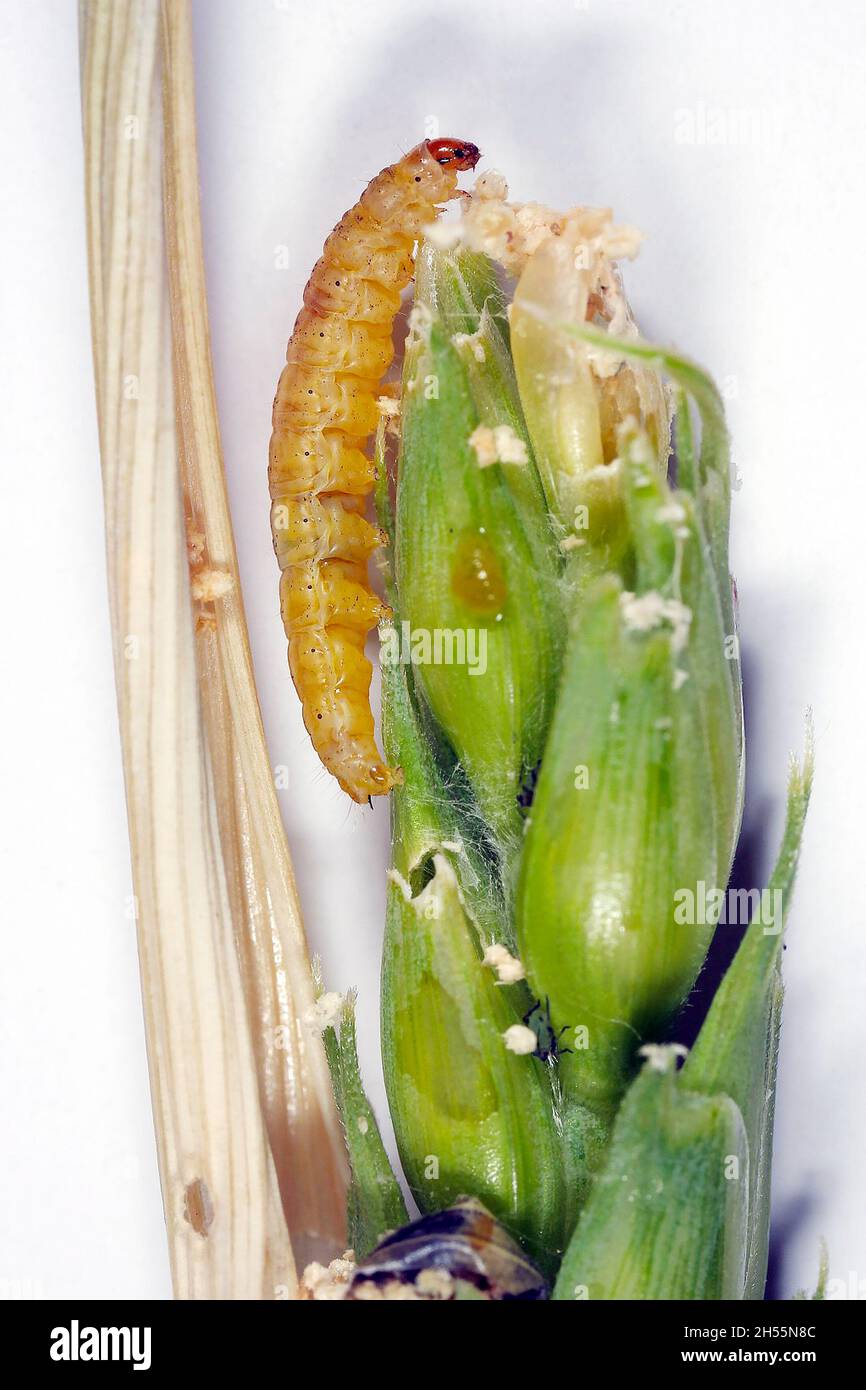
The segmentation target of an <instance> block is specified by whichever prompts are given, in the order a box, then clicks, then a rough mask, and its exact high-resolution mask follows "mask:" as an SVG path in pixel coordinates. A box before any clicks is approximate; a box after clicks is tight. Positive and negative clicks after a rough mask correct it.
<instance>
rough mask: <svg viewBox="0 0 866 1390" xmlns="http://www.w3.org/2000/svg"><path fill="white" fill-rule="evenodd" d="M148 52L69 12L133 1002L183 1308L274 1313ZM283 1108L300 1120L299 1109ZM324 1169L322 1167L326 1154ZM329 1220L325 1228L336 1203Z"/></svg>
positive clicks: (142, 4)
mask: <svg viewBox="0 0 866 1390" xmlns="http://www.w3.org/2000/svg"><path fill="white" fill-rule="evenodd" d="M158 41H159V7H158V4H157V0H126V2H125V3H111V2H110V0H91V3H87V4H83V5H82V6H81V48H82V55H81V56H82V101H83V120H84V139H85V174H86V194H87V223H88V241H89V260H90V289H91V314H92V329H93V352H94V367H95V378H96V391H97V404H98V411H99V426H100V449H101V456H102V470H103V484H104V495H105V512H106V534H107V559H108V578H109V591H110V600H111V612H112V629H113V639H114V650H115V664H116V679H117V689H118V706H119V717H120V725H121V735H122V744H123V759H124V772H125V779H126V793H127V806H128V816H129V826H130V840H131V847H132V864H133V877H134V885H135V892H136V898H137V905H138V938H139V952H140V958H141V972H142V992H143V997H144V1010H145V1024H146V1034H147V1045H148V1056H149V1064H150V1074H151V1086H152V1098H153V1108H154V1119H155V1126H156V1133H157V1146H158V1155H159V1165H160V1175H161V1181H162V1187H163V1198H164V1205H165V1214H166V1224H167V1228H168V1237H169V1251H170V1258H171V1266H172V1277H173V1283H174V1290H175V1295H176V1297H178V1298H257V1299H262V1298H265V1299H268V1298H273V1297H274V1296H275V1294H278V1293H279V1292H280V1291H283V1290H284V1291H285V1292H287V1293H288V1294H289V1295H291V1294H292V1293H293V1291H294V1289H295V1287H296V1281H295V1265H294V1258H293V1252H292V1247H291V1243H290V1241H289V1239H288V1235H287V1231H286V1223H285V1217H284V1215H283V1211H282V1209H281V1202H280V1196H279V1187H278V1182H277V1176H276V1172H275V1169H274V1162H273V1157H272V1155H271V1152H270V1148H269V1145H268V1142H267V1136H266V1134H265V1129H264V1125H263V1122H262V1110H261V1098H260V1092H259V1084H258V1079H257V1076H256V1068H255V1060H256V1059H255V1055H254V1050H253V1048H252V1046H251V1042H250V1029H249V1022H248V1010H247V1006H246V1001H245V999H244V980H243V978H242V974H241V971H240V969H239V965H238V958H237V953H236V950H235V943H234V923H233V919H234V915H235V912H236V907H237V903H236V899H237V893H236V891H234V890H233V879H232V877H231V874H230V873H227V871H226V859H225V857H224V848H223V843H222V841H221V834H220V832H221V829H222V827H221V825H220V818H219V815H218V808H217V795H216V790H215V785H216V780H217V779H216V777H215V769H216V770H218V769H219V766H220V764H221V758H222V756H223V755H222V754H221V751H220V750H218V749H217V750H215V751H214V756H213V758H212V757H211V754H210V752H209V750H208V748H207V745H206V739H205V732H204V724H203V720H202V711H201V708H200V704H199V695H198V689H197V673H196V660H195V642H194V636H193V625H192V620H191V612H190V599H189V587H190V586H189V578H188V567H187V560H186V544H185V534H184V517H183V509H182V506H181V499H180V493H179V489H178V482H177V456H176V437H175V428H174V406H173V390H172V380H171V357H170V337H169V309H168V296H167V290H166V276H165V243H164V236H163V217H162V206H161V197H160V158H161V143H162V140H161V112H160V99H159V97H160V92H159V78H158ZM217 457H218V456H217ZM256 717H257V711H256ZM223 794H224V795H228V789H226V788H223ZM236 833H237V832H236ZM229 862H230V861H229ZM258 881H259V882H261V880H260V879H259V880H258ZM268 891H269V892H270V891H271V890H270V889H269V890H268ZM272 896H273V898H274V901H275V902H276V903H277V908H275V910H278V907H279V895H278V894H275V895H272ZM284 915H285V914H284ZM265 942H266V946H268V947H269V948H270V947H271V945H272V943H271V942H270V941H269V940H268V938H265ZM287 958H288V959H289V960H291V959H292V957H291V955H288V957H287ZM263 968H264V967H263ZM277 979H278V977H277V976H276V975H274V976H273V980H274V989H276V988H278V987H279V985H278V984H277V983H276V981H277ZM292 1021H293V1024H294V1022H295V1020H294V1015H293V1016H292ZM293 1036H295V1037H296V1036H297V1031H296V1028H295V1029H294V1031H293ZM293 1055H294V1054H289V1057H290V1058H291V1057H292V1056H293ZM287 1071H288V1067H287ZM300 1093H301V1095H302V1096H303V1095H304V1094H308V1095H309V1094H311V1095H312V1096H313V1097H314V1098H315V1100H316V1103H317V1104H318V1105H320V1106H321V1113H322V1115H323V1123H325V1124H328V1123H329V1122H328V1120H327V1108H326V1107H327V1104H328V1101H327V1100H326V1099H325V1098H324V1097H325V1095H326V1093H325V1091H324V1088H322V1089H321V1090H320V1089H319V1085H318V1081H317V1079H316V1078H315V1076H314V1077H313V1078H311V1079H310V1080H308V1081H307V1080H305V1081H304V1083H303V1085H302V1086H301V1087H300ZM274 1094H276V1088H274ZM293 1099H294V1098H293ZM291 1113H292V1115H293V1117H294V1119H295V1121H297V1118H298V1114H299V1111H298V1107H297V1105H295V1106H294V1108H293V1110H292V1111H291ZM301 1115H303V1111H301ZM295 1132H296V1134H297V1133H298V1126H297V1123H295ZM278 1152H279V1149H278ZM299 1167H300V1168H301V1170H302V1171H303V1165H300V1164H299ZM322 1170H323V1171H324V1172H325V1174H327V1173H328V1172H329V1171H330V1168H329V1166H328V1163H327V1159H323V1161H322ZM333 1206H334V1211H335V1219H336V1213H337V1203H336V1199H335V1201H334V1204H333ZM302 1258H303V1254H302V1252H299V1260H300V1259H302Z"/></svg>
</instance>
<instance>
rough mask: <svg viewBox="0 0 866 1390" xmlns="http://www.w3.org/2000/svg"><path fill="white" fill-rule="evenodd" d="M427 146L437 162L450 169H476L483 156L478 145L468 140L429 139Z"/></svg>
mask: <svg viewBox="0 0 866 1390" xmlns="http://www.w3.org/2000/svg"><path fill="white" fill-rule="evenodd" d="M427 148H428V150H429V151H430V153H431V154H432V156H433V158H434V159H435V160H436V163H437V164H445V165H447V167H448V168H449V169H474V168H475V165H476V164H477V163H478V161H479V159H480V158H481V151H480V150H479V148H478V146H477V145H470V143H469V141H468V140H428V141H427Z"/></svg>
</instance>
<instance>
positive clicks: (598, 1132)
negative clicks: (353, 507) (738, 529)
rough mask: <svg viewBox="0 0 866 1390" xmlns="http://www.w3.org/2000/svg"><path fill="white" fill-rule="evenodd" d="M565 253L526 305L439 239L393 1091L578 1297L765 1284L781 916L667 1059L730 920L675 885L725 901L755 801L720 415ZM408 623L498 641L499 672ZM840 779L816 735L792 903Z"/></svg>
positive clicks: (392, 592) (796, 825)
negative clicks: (443, 655)
mask: <svg viewBox="0 0 866 1390" xmlns="http://www.w3.org/2000/svg"><path fill="white" fill-rule="evenodd" d="M547 251H548V252H549V254H547V253H539V254H537V255H534V256H532V257H530V259H529V262H528V265H527V269H526V271H525V272H524V275H523V277H522V278H521V280H520V281H519V282H518V285H517V288H516V291H515V293H514V298H513V303H512V304H511V306H510V307H506V304H505V301H504V298H503V294H502V292H501V290H500V288H499V285H498V283H497V278H496V275H495V273H494V269H493V266H492V263H491V262H489V261H488V260H486V258H485V257H483V256H479V255H476V254H474V253H469V252H465V251H457V252H453V251H449V252H445V251H439V250H434V249H433V248H432V247H431V246H429V245H427V244H426V243H425V244H423V245H422V247H421V250H420V252H419V257H418V275H417V286H416V298H415V308H414V310H413V314H412V319H411V331H410V337H409V342H408V346H407V351H406V357H405V364H404V376H403V389H402V407H401V413H402V434H401V442H400V448H399V458H398V460H397V466H398V473H397V482H396V508H394V507H393V506H392V501H391V495H390V491H389V487H388V478H387V470H386V467H385V433H384V430H382V431H380V435H379V439H378V442H377V454H378V460H379V483H378V487H377V490H376V502H377V508H378V511H379V519H380V523H381V525H382V527H383V529H384V530H385V531H386V533H387V535H388V541H389V544H388V547H387V553H386V555H385V558H384V569H385V578H386V585H387V590H388V595H389V600H390V602H391V603H392V606H393V608H394V618H393V623H392V624H386V625H384V626H383V628H382V630H381V635H382V640H383V735H384V741H385V747H386V752H387V756H388V758H389V760H390V762H391V763H392V764H394V765H399V766H400V767H401V768H402V769H403V778H404V780H403V784H402V786H400V787H399V788H398V789H397V790H396V791H395V792H394V793H393V794H392V818H391V828H392V846H391V871H390V875H389V883H388V889H387V914H386V928H385V951H384V968H383V998H382V1036H383V1057H384V1066H385V1075H386V1083H387V1090H388V1098H389V1104H390V1107H391V1112H392V1117H393V1120H394V1125H395V1129H396V1132H397V1139H398V1144H399V1148H400V1154H401V1159H402V1162H403V1166H404V1169H405V1172H406V1175H407V1178H408V1180H409V1184H410V1187H411V1189H412V1192H413V1195H414V1197H415V1199H416V1201H417V1202H418V1204H419V1206H420V1207H421V1209H422V1210H423V1211H425V1212H429V1211H433V1210H437V1209H439V1208H442V1207H445V1206H447V1205H448V1204H449V1203H451V1202H453V1200H454V1199H455V1198H456V1197H458V1196H467V1195H468V1196H472V1197H478V1198H480V1199H481V1200H482V1201H483V1202H484V1203H485V1205H486V1206H487V1207H488V1208H489V1210H490V1211H492V1212H493V1213H494V1215H495V1216H496V1217H498V1219H499V1220H500V1221H501V1222H503V1223H504V1224H505V1225H506V1226H507V1227H508V1228H509V1230H511V1231H512V1232H514V1233H516V1234H517V1235H518V1236H519V1237H520V1239H521V1240H522V1241H523V1243H524V1245H525V1247H526V1249H527V1250H528V1251H529V1252H530V1253H531V1255H532V1256H533V1258H534V1259H535V1260H536V1261H537V1262H538V1263H539V1265H540V1266H541V1267H542V1268H543V1269H544V1270H545V1272H546V1273H547V1274H549V1275H551V1276H556V1275H557V1270H558V1277H556V1280H555V1295H554V1296H555V1297H556V1298H558V1299H575V1298H583V1297H588V1298H606V1299H608V1298H611V1299H618V1298H640V1299H661V1298H687V1299H727V1298H737V1299H739V1298H760V1297H762V1295H763V1288H764V1281H765V1277H766V1260H767V1228H768V1194H769V1178H770V1157H771V1144H772V1118H773V1093H774V1083H775V1066H776V1051H777V1042H778V1027H779V1011H780V1007H781V985H780V979H779V963H780V951H781V931H780V930H777V931H776V932H775V934H768V933H767V932H766V931H765V926H764V924H762V923H761V921H759V920H755V921H753V922H752V924H751V926H750V927H749V929H748V931H747V933H746V935H745V937H744V940H743V943H742V945H741V947H740V950H739V952H738V954H737V956H736V957H735V960H734V962H733V964H732V965H731V967H730V970H729V971H728V974H727V976H726V977H725V980H724V981H723V983H722V985H721V987H720V989H719V991H718V994H717V996H716V998H715V1000H714V1002H713V1004H712V1006H711V1008H710V1011H709V1013H708V1015H707V1018H706V1021H705V1023H704V1026H703V1028H702V1030H701V1033H700V1035H699V1037H698V1039H697V1042H696V1044H695V1047H694V1049H693V1051H692V1053H691V1055H690V1056H689V1057H688V1058H687V1060H686V1061H685V1064H684V1065H683V1066H682V1068H681V1069H680V1070H677V1065H676V1064H677V1061H678V1055H677V1053H676V1052H675V1051H674V1052H671V1051H670V1050H665V1049H664V1048H663V1047H662V1048H660V1047H658V1046H657V1045H656V1044H657V1042H658V1041H659V1040H661V1039H663V1038H664V1037H665V1036H669V1029H670V1026H671V1023H672V1020H673V1018H674V1015H675V1014H676V1012H677V1010H678V1009H679V1008H680V1007H681V1006H682V1004H683V1003H684V1001H686V1000H687V998H688V996H689V993H690V991H691V989H692V987H693V985H694V982H695V979H696V977H697V975H698V973H699V971H700V969H701V966H702V964H703V961H704V959H705V956H706V953H707V950H708V948H709V945H710V942H711V939H712V936H713V930H714V925H715V924H714V922H713V921H711V920H707V921H704V922H696V923H695V924H694V925H688V924H686V925H684V924H683V921H682V920H681V919H680V918H678V916H677V900H678V896H679V895H680V894H682V892H683V891H686V892H688V891H692V892H694V891H695V890H696V889H697V888H698V887H702V888H703V889H704V890H706V891H712V890H716V892H717V893H718V894H719V895H721V894H722V893H723V892H724V890H725V888H726V887H727V883H728V877H729V873H730V868H731V863H732V860H733V854H734V850H735V847H736V842H737V837H738V834H739V827H740V820H741V816H742V801H743V785H744V778H743V724H742V690H741V676H740V663H739V651H738V638H737V628H736V613H735V606H734V599H733V588H732V583H731V578H730V574H729V571H728V539H729V524H730V497H731V483H730V468H731V464H730V454H729V441H728V433H727V427H726V424H725V418H724V410H723V405H722V401H721V398H720V396H719V392H718V390H717V388H716V387H715V385H714V383H713V382H712V380H711V379H710V378H709V377H708V376H707V375H706V373H704V372H703V371H702V370H701V369H700V368H698V367H697V366H695V364H694V363H692V362H690V361H688V359H686V358H683V357H681V356H679V355H677V354H674V353H671V352H668V351H666V350H664V349H662V348H659V347H656V346H654V345H652V344H649V343H645V342H643V341H641V340H640V339H639V338H637V337H628V338H616V337H612V336H611V335H610V334H609V333H607V332H606V331H605V330H604V329H603V328H600V327H598V326H596V325H595V324H592V323H584V322H582V321H581V322H563V319H564V318H565V317H567V315H566V314H565V313H564V307H563V306H564V305H566V304H573V303H574V302H576V300H575V298H574V295H573V294H572V291H574V289H575V284H576V283H577V282H576V281H575V275H577V274H578V272H576V271H575V265H574V261H573V258H570V257H569V256H568V255H567V254H565V252H564V251H563V249H562V247H561V246H560V247H559V248H557V247H551V246H548V247H547ZM578 288H579V285H578ZM611 355H612V357H613V363H612V365H608V366H605V365H604V362H606V361H607V360H608V359H609V358H611ZM671 404H672V405H673V407H674V408H675V424H674V430H675V434H674V438H675V445H676V453H677V469H676V482H675V483H674V482H673V481H672V480H670V479H669V478H668V468H667V464H668V453H669V435H670V417H669V405H671ZM407 629H408V631H409V632H410V633H411V632H415V631H416V630H417V631H420V632H422V633H424V632H426V633H428V634H429V633H430V632H433V631H436V630H442V629H445V630H447V631H448V632H450V633H453V632H455V631H461V630H462V631H465V630H468V629H472V630H474V631H476V632H478V633H483V634H484V638H485V649H486V658H487V659H486V663H485V667H484V670H483V672H482V671H479V670H476V671H475V672H474V673H472V672H470V670H469V669H468V667H467V665H466V663H461V662H460V661H456V662H454V661H448V660H444V661H437V660H436V659H435V656H434V657H431V655H430V651H431V650H432V649H428V650H427V652H426V654H425V651H424V650H423V649H419V650H418V651H417V652H416V651H415V650H414V649H410V650H408V651H407V649H406V646H405V643H403V644H402V645H401V641H402V635H403V634H404V631H405V630H407ZM811 777H812V755H811V743H810V745H809V748H808V749H807V754H806V757H805V759H804V762H803V764H802V766H799V765H798V766H796V767H795V769H794V771H793V773H792V777H791V783H790V787H789V799H788V822H787V826H786V831H785V837H784V841H783V846H782V850H781V853H780V857H779V862H778V864H777V866H776V869H775V871H774V875H773V877H772V879H771V881H770V889H771V891H778V892H780V893H781V894H782V897H783V901H784V913H786V912H787V907H788V898H789V896H790V891H791V888H792V885H793V879H794V871H795V868H796V860H797V854H798V852H799V844H800V838H801V835H802V829H803V821H804V817H805V813H806V806H807V803H808V797H809V789H810V786H811ZM779 926H781V921H780V923H779ZM500 967H501V970H500ZM433 1159H435V1163H431V1160H433ZM434 1169H435V1172H434ZM560 1266H561V1267H560Z"/></svg>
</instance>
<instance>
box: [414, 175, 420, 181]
mask: <svg viewBox="0 0 866 1390" xmlns="http://www.w3.org/2000/svg"><path fill="white" fill-rule="evenodd" d="M415 182H416V183H420V182H421V175H420V174H416V175H415Z"/></svg>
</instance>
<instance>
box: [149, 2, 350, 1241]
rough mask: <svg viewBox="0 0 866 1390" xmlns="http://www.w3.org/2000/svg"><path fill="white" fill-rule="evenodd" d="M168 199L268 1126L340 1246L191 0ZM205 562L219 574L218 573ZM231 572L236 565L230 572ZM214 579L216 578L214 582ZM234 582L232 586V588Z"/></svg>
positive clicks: (175, 35)
mask: <svg viewBox="0 0 866 1390" xmlns="http://www.w3.org/2000/svg"><path fill="white" fill-rule="evenodd" d="M162 12H163V99H164V108H165V138H166V150H165V166H164V167H165V208H166V235H167V241H168V251H169V282H170V294H171V307H172V331H173V343H174V368H175V393H176V408H177V419H178V433H179V437H180V450H179V458H180V462H181V479H182V483H183V488H184V502H185V508H186V517H187V527H188V530H189V532H190V534H191V535H193V536H194V537H195V538H196V541H195V547H194V549H193V595H194V596H195V594H196V593H199V594H203V595H206V594H207V593H208V592H220V593H221V595H222V596H221V597H219V598H218V599H217V600H216V601H215V602H213V603H208V602H207V601H204V603H203V614H202V615H201V616H200V617H199V621H198V623H197V627H196V633H197V645H198V657H199V669H200V673H201V690H202V699H203V712H204V722H205V730H206V734H207V738H208V746H209V751H210V756H211V760H212V766H213V775H214V782H215V788H216V792H217V806H218V809H219V814H220V833H221V838H222V846H223V854H224V857H225V861H226V869H227V873H228V884H229V893H230V896H231V903H232V916H233V920H234V922H235V930H236V937H237V944H238V954H239V958H240V962H241V969H242V973H243V980H244V988H245V992H246V996H247V1004H248V1009H249V1017H250V1021H251V1025H252V1032H253V1045H254V1047H255V1050H256V1060H257V1064H258V1069H259V1077H260V1081H261V1088H262V1102H263V1105H264V1110H265V1119H266V1123H267V1129H268V1134H269V1137H270V1142H271V1148H272V1150H273V1154H274V1159H275V1162H276V1167H277V1175H278V1177H279V1181H280V1190H281V1193H282V1198H283V1206H284V1209H285V1212H286V1218H287V1221H288V1225H289V1232H290V1235H291V1238H292V1244H293V1248H294V1249H295V1253H296V1255H297V1257H298V1259H299V1260H302V1261H304V1262H306V1261H307V1260H308V1259H311V1258H319V1257H323V1256H327V1257H331V1256H333V1255H334V1254H335V1253H337V1251H338V1248H339V1247H341V1246H342V1244H343V1240H344V1230H345V1193H346V1183H347V1179H348V1173H347V1166H346V1157H345V1151H344V1146H343V1137H342V1133H341V1130H340V1125H339V1120H338V1118H337V1113H336V1109H335V1106H334V1102H333V1096H332V1092H331V1084H330V1079H329V1076H328V1069H327V1063H326V1061H325V1055H324V1049H323V1048H322V1045H321V1041H320V1039H319V1038H318V1037H315V1036H313V1035H311V1034H310V1032H309V1030H307V1029H305V1028H303V1026H302V1024H301V1021H300V1020H301V1019H302V1017H303V1015H304V1013H305V1012H306V1011H307V1010H308V1009H309V1008H310V1006H311V1005H312V1004H313V1001H314V997H315V996H314V990H313V983H312V977H311V972H310V962H309V957H308V954H307V944H306V938H305V936H304V929H303V924H302V920H301V912H300V905H299V902H298V896H297V889H296V886H295V878H294V872H293V869H292V863H291V859H290V857H289V852H288V846H287V844H286V839H285V833H284V831H283V826H282V821H281V819H280V811H279V805H278V802H277V795H276V790H275V788H274V781H273V773H272V770H271V767H270V763H269V761H268V756H267V750H266V746H265V740H264V731H263V728H262V722H261V714H260V711H259V704H258V698H257V695H256V689H255V681H254V677H253V669H252V658H251V655H250V648H249V640H248V637H247V628H246V619H245V616H244V609H243V601H242V598H241V593H240V583H239V576H238V568H237V557H236V554H235V546H234V536H233V533H232V526H231V518H230V514H229V508H228V496H227V492H226V483H225V474H224V472H223V467H222V448H221V444H220V437H219V422H218V417H217V410H216V399H215V394H214V386H213V374H212V367H211V354H210V339H209V329H208V321H207V295H206V287H205V279H204V261H203V256H202V246H201V218H200V211H199V201H198V159H197V153H196V148H197V147H196V128H195V104H194V80H193V59H192V34H191V21H190V10H189V4H188V3H187V0H165V2H164V3H163V7H162ZM208 576H215V577H216V588H215V589H214V587H213V585H214V580H210V581H209V578H208ZM223 576H225V578H223ZM209 583H210V589H209ZM223 590H225V592H223Z"/></svg>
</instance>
